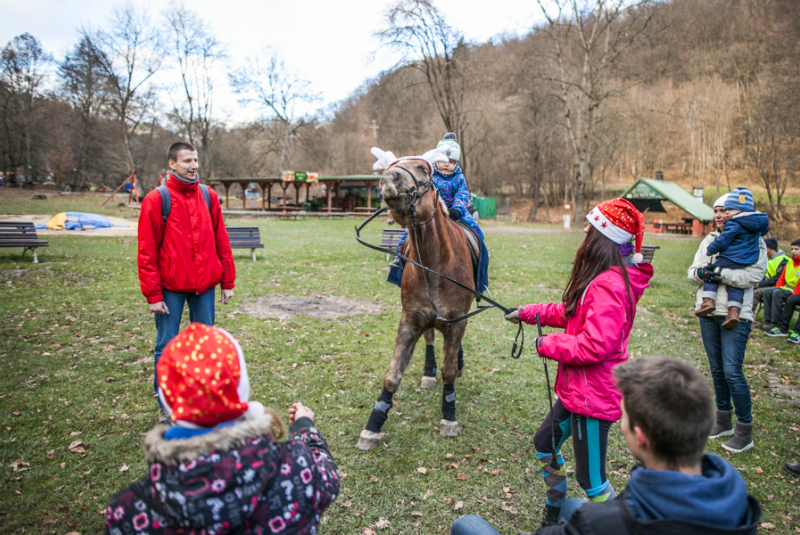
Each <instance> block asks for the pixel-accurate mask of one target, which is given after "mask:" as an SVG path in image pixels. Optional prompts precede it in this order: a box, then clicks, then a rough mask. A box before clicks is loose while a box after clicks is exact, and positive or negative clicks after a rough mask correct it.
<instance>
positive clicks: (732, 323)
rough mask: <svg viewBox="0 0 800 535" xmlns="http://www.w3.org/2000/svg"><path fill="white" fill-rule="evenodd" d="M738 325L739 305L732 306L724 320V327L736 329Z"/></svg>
mask: <svg viewBox="0 0 800 535" xmlns="http://www.w3.org/2000/svg"><path fill="white" fill-rule="evenodd" d="M737 325H739V307H730V308H729V309H728V315H727V316H725V321H723V322H722V328H723V329H728V330H731V329H735V328H736V326H737Z"/></svg>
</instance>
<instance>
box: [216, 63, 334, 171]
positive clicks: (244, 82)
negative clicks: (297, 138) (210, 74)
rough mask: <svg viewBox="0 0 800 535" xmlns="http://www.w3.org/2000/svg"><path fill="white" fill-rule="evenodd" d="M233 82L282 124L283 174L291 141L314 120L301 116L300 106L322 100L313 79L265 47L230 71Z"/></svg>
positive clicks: (280, 141)
mask: <svg viewBox="0 0 800 535" xmlns="http://www.w3.org/2000/svg"><path fill="white" fill-rule="evenodd" d="M230 80H231V85H232V86H233V88H234V90H235V91H236V92H237V93H239V94H240V95H242V97H243V98H242V102H251V103H254V104H256V105H258V106H260V107H261V108H262V109H263V110H265V111H266V112H267V113H268V114H270V115H271V116H272V119H274V120H275V121H276V122H277V123H278V124H279V125H280V138H279V139H276V141H277V142H278V143H279V147H280V159H279V163H278V174H279V176H281V175H283V171H284V166H285V165H286V159H287V156H288V153H289V142H290V141H291V139H292V137H293V136H294V135H295V134H297V132H298V131H299V130H301V129H302V128H305V127H307V126H309V125H311V124H313V123H314V121H315V119H314V118H313V117H309V116H298V115H299V112H298V109H297V108H298V106H299V105H301V104H310V103H313V102H316V101H318V100H319V96H318V94H317V93H315V92H313V91H312V90H311V83H310V82H308V81H306V80H303V79H301V78H298V77H297V76H296V75H295V74H294V73H291V72H289V71H288V70H287V69H286V66H285V65H284V63H283V60H281V59H280V56H279V55H278V52H277V51H270V50H268V49H264V50H263V52H262V54H261V55H259V56H256V57H255V58H248V59H247V60H246V64H245V66H244V67H241V68H239V69H237V70H236V71H234V72H233V73H231V75H230Z"/></svg>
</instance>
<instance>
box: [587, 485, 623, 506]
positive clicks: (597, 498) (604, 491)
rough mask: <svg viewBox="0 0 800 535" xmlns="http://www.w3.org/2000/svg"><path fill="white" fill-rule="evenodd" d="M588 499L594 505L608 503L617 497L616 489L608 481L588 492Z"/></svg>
mask: <svg viewBox="0 0 800 535" xmlns="http://www.w3.org/2000/svg"><path fill="white" fill-rule="evenodd" d="M586 497H587V498H589V501H590V502H592V503H598V502H607V501H608V500H613V499H614V498H616V497H617V493H616V491H615V490H614V487H612V486H611V482H610V481H606V482H605V483H603V484H602V485H600V486H599V487H597V488H594V489H589V490H587V491H586Z"/></svg>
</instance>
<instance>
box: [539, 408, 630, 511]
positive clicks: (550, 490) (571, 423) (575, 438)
mask: <svg viewBox="0 0 800 535" xmlns="http://www.w3.org/2000/svg"><path fill="white" fill-rule="evenodd" d="M612 423H613V422H609V421H606V420H600V419H598V418H589V417H587V416H584V415H582V414H576V413H572V412H570V411H568V410H567V409H566V408H565V407H564V405H563V404H562V403H561V400H557V401H556V403H555V404H554V405H553V410H552V412H550V413H548V415H547V417H546V418H545V419H544V422H542V425H541V426H540V427H539V430H538V431H537V432H536V436H535V437H534V439H533V443H534V446H535V447H536V454H537V455H538V457H539V462H540V465H542V476H543V477H544V479H545V484H546V486H547V501H548V504H550V505H552V506H555V507H560V505H561V504H563V501H564V499H565V498H566V491H567V478H566V470H565V469H564V466H563V465H564V459H563V457H562V456H561V447H562V446H563V445H564V442H566V440H567V439H568V438H570V437H572V451H573V453H574V455H575V460H574V462H575V477H576V478H577V480H578V484H579V485H580V486H581V488H582V489H583V490H584V491H585V492H586V496H587V498H589V500H591V501H605V500H607V499H609V498H610V497H611V498H613V497H614V495H615V493H614V490H613V488H611V485H610V484H609V483H608V478H607V477H606V448H607V446H608V431H609V429H610V428H611V424H612ZM551 430H553V431H554V432H555V442H556V451H555V452H553V442H552V441H553V439H552V434H551ZM554 453H555V455H556V459H557V460H558V463H559V465H560V467H561V468H560V469H559V470H554V469H553V468H552V467H550V466H549V462H550V461H551V459H552V456H553V454H554Z"/></svg>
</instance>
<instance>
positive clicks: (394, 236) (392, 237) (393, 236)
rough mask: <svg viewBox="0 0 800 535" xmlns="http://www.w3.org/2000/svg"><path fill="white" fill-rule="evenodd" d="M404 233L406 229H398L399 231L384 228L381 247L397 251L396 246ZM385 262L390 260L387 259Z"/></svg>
mask: <svg viewBox="0 0 800 535" xmlns="http://www.w3.org/2000/svg"><path fill="white" fill-rule="evenodd" d="M405 231H406V229H404V228H399V229H393V228H385V229H383V234H381V247H386V248H387V249H397V244H399V243H400V236H402V235H403V233H404V232H405ZM387 256H388V255H387ZM387 260H390V259H389V258H387Z"/></svg>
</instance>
